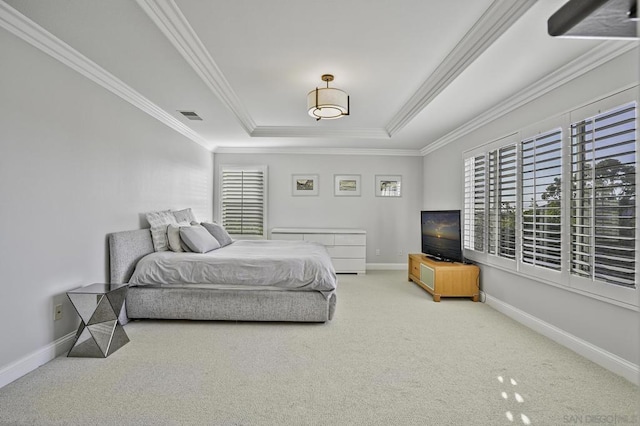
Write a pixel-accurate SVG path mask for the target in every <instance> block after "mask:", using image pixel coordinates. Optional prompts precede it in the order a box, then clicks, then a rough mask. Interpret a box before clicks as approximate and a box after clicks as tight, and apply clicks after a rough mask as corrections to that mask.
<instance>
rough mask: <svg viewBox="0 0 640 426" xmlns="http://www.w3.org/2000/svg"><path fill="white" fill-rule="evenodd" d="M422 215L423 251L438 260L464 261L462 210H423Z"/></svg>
mask: <svg viewBox="0 0 640 426" xmlns="http://www.w3.org/2000/svg"><path fill="white" fill-rule="evenodd" d="M420 215H421V216H422V217H421V222H422V253H423V254H426V255H427V256H430V257H432V258H434V259H436V260H443V261H446V262H463V261H464V258H463V257H462V242H461V238H460V232H461V230H460V210H429V211H424V210H423V211H422V212H420Z"/></svg>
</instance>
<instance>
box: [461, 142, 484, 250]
mask: <svg viewBox="0 0 640 426" xmlns="http://www.w3.org/2000/svg"><path fill="white" fill-rule="evenodd" d="M485 173H486V160H485V155H484V154H482V155H479V156H476V157H470V158H467V159H466V160H465V170H464V248H465V249H469V250H476V251H481V252H482V251H484V226H485V211H486V207H485V206H486V200H485V195H486V191H485V181H486V178H485Z"/></svg>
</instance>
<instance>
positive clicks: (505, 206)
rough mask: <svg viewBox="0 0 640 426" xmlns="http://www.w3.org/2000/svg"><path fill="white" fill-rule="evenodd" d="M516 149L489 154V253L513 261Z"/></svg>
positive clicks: (514, 246) (514, 250)
mask: <svg viewBox="0 0 640 426" xmlns="http://www.w3.org/2000/svg"><path fill="white" fill-rule="evenodd" d="M516 153H517V149H516V145H515V144H513V145H507V146H504V147H502V148H500V149H497V150H494V151H491V152H489V194H488V195H489V220H490V222H489V253H491V254H495V255H497V256H500V257H504V258H507V259H513V260H515V258H516V207H517V205H516V196H517V195H516V187H517V156H516Z"/></svg>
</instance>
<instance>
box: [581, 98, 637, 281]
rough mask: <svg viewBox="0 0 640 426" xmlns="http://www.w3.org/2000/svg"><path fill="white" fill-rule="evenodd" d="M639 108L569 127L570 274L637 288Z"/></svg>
mask: <svg viewBox="0 0 640 426" xmlns="http://www.w3.org/2000/svg"><path fill="white" fill-rule="evenodd" d="M636 151H637V148H636V105H635V103H632V104H628V105H625V106H623V107H620V108H617V109H614V110H612V111H608V112H605V113H602V114H599V115H597V116H595V117H593V118H589V119H586V120H583V121H580V122H577V123H573V124H572V125H571V185H572V190H573V196H572V200H571V221H572V223H571V232H570V233H571V273H572V274H574V275H578V276H582V277H585V278H590V279H592V280H600V281H605V282H608V283H612V284H617V285H621V286H626V287H635V268H636V261H635V259H636V228H637V225H636V185H635V182H636V155H637V154H636Z"/></svg>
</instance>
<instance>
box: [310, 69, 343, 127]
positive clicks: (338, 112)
mask: <svg viewBox="0 0 640 426" xmlns="http://www.w3.org/2000/svg"><path fill="white" fill-rule="evenodd" d="M322 81H326V82H327V87H322V88H318V87H316V89H315V90H312V91H310V92H309V94H308V95H307V109H308V110H309V115H310V116H311V117H313V118H315V119H316V120H320V119H323V120H333V119H336V118H340V117H343V116H345V115H349V96H348V95H347V94H346V93H345V92H343V91H342V90H340V89H334V88H331V87H329V82H330V81H333V76H332V75H331V74H324V75H323V76H322Z"/></svg>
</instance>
